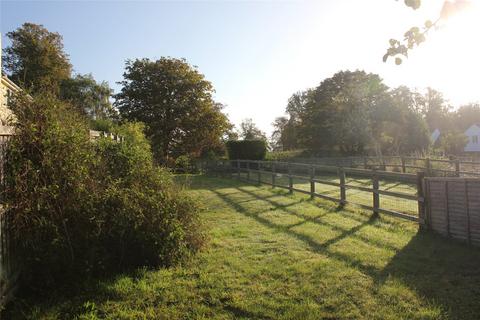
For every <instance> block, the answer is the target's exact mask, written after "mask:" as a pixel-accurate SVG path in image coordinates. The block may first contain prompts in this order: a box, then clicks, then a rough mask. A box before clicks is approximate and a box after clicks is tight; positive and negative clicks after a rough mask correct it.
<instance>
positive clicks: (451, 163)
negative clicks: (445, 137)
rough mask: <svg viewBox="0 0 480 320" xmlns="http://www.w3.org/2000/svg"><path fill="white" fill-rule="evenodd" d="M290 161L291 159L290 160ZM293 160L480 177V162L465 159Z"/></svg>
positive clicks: (438, 174)
mask: <svg viewBox="0 0 480 320" xmlns="http://www.w3.org/2000/svg"><path fill="white" fill-rule="evenodd" d="M289 162H290V161H289ZM291 162H294V163H295V162H301V163H310V164H319V165H332V166H341V167H349V168H363V169H366V170H371V169H376V170H382V171H396V172H400V173H416V172H425V174H426V175H427V176H443V177H480V162H478V161H470V160H464V159H455V160H449V159H433V158H417V157H402V156H387V157H341V158H338V157H337V158H296V159H292V160H291Z"/></svg>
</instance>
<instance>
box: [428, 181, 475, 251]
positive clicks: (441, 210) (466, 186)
mask: <svg viewBox="0 0 480 320" xmlns="http://www.w3.org/2000/svg"><path fill="white" fill-rule="evenodd" d="M425 192H426V198H427V199H428V206H427V210H426V226H427V227H428V228H430V229H432V230H434V231H436V232H438V233H440V234H443V235H445V236H448V237H452V238H455V239H460V240H463V241H465V242H467V243H469V244H474V245H480V179H475V178H426V179H425Z"/></svg>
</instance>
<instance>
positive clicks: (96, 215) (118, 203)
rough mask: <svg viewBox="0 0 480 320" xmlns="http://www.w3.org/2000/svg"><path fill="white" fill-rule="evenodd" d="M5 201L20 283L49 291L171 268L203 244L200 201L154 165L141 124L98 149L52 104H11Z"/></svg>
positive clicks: (81, 126)
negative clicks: (111, 275)
mask: <svg viewBox="0 0 480 320" xmlns="http://www.w3.org/2000/svg"><path fill="white" fill-rule="evenodd" d="M12 109H13V111H14V113H15V115H16V118H17V121H16V134H15V136H13V137H12V140H11V142H10V144H9V148H8V154H7V162H6V168H5V172H6V177H5V183H6V190H5V201H6V207H7V212H8V215H9V216H10V217H11V219H12V226H13V236H14V241H15V243H16V252H15V255H16V257H17V260H18V261H20V264H21V267H22V270H21V279H22V280H23V283H24V284H28V285H34V286H37V287H40V286H42V287H45V286H48V285H53V284H58V283H59V282H62V281H68V280H74V279H75V278H76V277H77V276H79V275H82V276H83V275H96V274H101V273H106V272H109V271H112V270H120V269H123V268H127V267H132V266H144V265H147V266H164V265H170V264H172V263H175V262H177V261H179V260H180V259H183V258H184V257H186V256H188V255H190V254H191V253H192V252H194V251H195V250H197V249H198V248H199V247H200V245H201V243H202V234H201V232H200V231H199V225H198V215H197V213H198V209H197V205H196V203H195V201H193V200H192V199H190V198H189V197H187V196H186V195H185V194H184V193H183V192H182V191H181V190H179V189H178V188H177V187H176V185H175V184H174V183H173V181H172V178H171V175H170V174H169V173H168V172H167V171H166V170H164V169H161V168H158V167H156V166H155V165H154V164H153V161H152V152H151V150H150V145H149V143H148V141H147V140H146V138H145V136H144V135H143V133H142V130H143V127H142V125H141V124H125V125H123V126H120V127H119V128H118V129H117V130H118V131H119V133H121V134H123V135H124V136H125V142H124V143H117V142H114V141H111V140H108V139H106V138H105V139H103V140H99V141H95V142H92V141H90V139H89V135H88V125H87V122H86V121H85V119H83V118H82V116H80V115H78V114H77V113H76V112H75V111H74V109H73V108H72V107H70V106H69V105H67V104H64V103H62V102H60V101H58V100H56V99H55V98H53V97H51V96H39V97H35V98H34V99H27V98H20V99H18V100H17V101H15V102H14V105H13V108H12Z"/></svg>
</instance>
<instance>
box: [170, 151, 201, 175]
mask: <svg viewBox="0 0 480 320" xmlns="http://www.w3.org/2000/svg"><path fill="white" fill-rule="evenodd" d="M174 170H175V172H176V173H196V172H197V168H196V166H195V163H194V160H192V158H191V157H189V156H188V155H183V156H179V157H178V158H177V159H175V167H174Z"/></svg>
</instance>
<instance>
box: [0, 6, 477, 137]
mask: <svg viewBox="0 0 480 320" xmlns="http://www.w3.org/2000/svg"><path fill="white" fill-rule="evenodd" d="M442 4H443V0H435V1H431V2H429V3H428V4H424V6H423V7H422V9H420V10H418V11H413V10H411V9H409V8H406V7H405V6H404V4H403V3H401V2H399V1H393V0H392V1H382V0H371V1H368V3H365V2H362V3H360V2H359V1H349V0H343V1H333V0H332V1H322V2H321V3H319V2H313V1H282V2H271V1H262V2H243V1H236V2H218V1H213V2H197V1H195V2H163V1H140V2H133V1H101V2H90V1H87V2H77V1H64V2H59V1H21V2H15V1H2V2H1V7H0V9H1V32H2V46H3V47H5V46H8V45H9V43H10V42H9V40H8V38H6V37H5V33H6V32H9V31H12V30H14V29H16V28H18V27H20V26H21V25H22V24H23V23H24V22H32V23H38V24H42V25H44V26H45V27H46V28H47V29H49V30H50V31H53V32H58V33H60V34H61V35H62V36H63V40H64V46H65V52H66V53H67V54H69V57H70V61H71V63H72V65H73V68H74V71H75V72H76V73H81V74H86V73H91V74H92V75H93V76H94V77H95V79H96V80H97V81H107V82H108V83H109V85H110V86H111V87H112V88H113V89H114V91H115V93H117V92H119V89H120V86H119V85H118V84H117V82H118V81H121V80H122V73H123V71H124V66H125V61H126V60H127V59H136V58H150V59H158V58H160V57H162V56H171V57H176V58H185V59H186V60H187V62H189V63H190V64H192V65H195V66H197V67H198V70H199V71H200V72H201V73H202V74H204V75H205V78H206V79H207V80H209V81H211V82H212V84H213V86H214V88H215V90H216V92H215V100H216V101H218V102H220V103H223V104H225V105H226V106H227V107H226V108H225V112H226V113H227V114H228V116H229V118H230V120H231V121H232V122H233V123H234V124H235V125H236V126H237V128H238V125H239V123H240V122H241V121H242V120H243V119H245V118H252V119H253V121H254V122H255V123H256V124H257V125H258V126H259V128H260V129H262V130H263V131H265V132H266V133H267V134H268V135H270V134H271V132H272V126H271V123H272V122H273V121H274V119H275V118H276V117H279V116H282V115H283V114H284V110H285V107H286V105H287V100H288V98H289V97H290V96H291V95H292V94H293V93H295V92H297V91H300V90H305V89H307V88H312V87H316V86H318V85H319V84H320V82H321V81H322V80H323V79H325V78H328V77H330V76H332V75H333V74H334V73H336V72H338V71H341V70H357V69H359V70H365V71H366V72H371V73H376V74H378V75H380V77H381V78H382V79H384V82H385V84H387V85H388V86H389V87H397V86H399V85H406V86H408V87H410V88H417V89H419V90H423V89H424V88H426V87H432V88H434V89H436V90H438V91H440V92H442V93H443V94H444V96H445V98H446V99H447V100H448V101H450V103H451V104H452V105H453V106H455V107H458V106H460V105H463V104H467V103H470V102H478V101H479V100H480V93H479V92H478V90H477V88H476V87H475V81H474V80H475V79H476V75H477V74H479V71H480V67H479V63H478V62H476V61H475V60H476V59H475V58H476V57H478V53H479V52H480V50H479V48H478V45H476V44H474V43H467V42H465V41H464V40H459V39H457V38H462V37H458V36H457V34H455V36H452V32H451V31H449V29H448V27H446V28H444V29H441V30H438V31H435V32H433V33H432V34H431V35H429V37H428V39H427V42H426V43H425V44H422V45H421V46H419V47H418V48H416V49H414V50H413V52H412V53H411V55H410V57H409V59H407V60H405V61H404V63H403V64H402V65H400V66H396V65H395V63H394V62H393V61H392V60H390V59H389V61H387V63H383V62H382V56H383V54H384V53H385V51H386V49H387V47H388V40H389V39H390V38H400V37H401V36H402V35H403V33H404V32H405V31H406V30H407V29H408V28H410V27H411V26H414V25H421V24H423V21H425V20H426V19H429V18H430V19H433V18H434V17H435V15H438V14H439V11H440V8H441V5H442ZM378 12H382V14H381V15H380V14H378ZM105 21H108V23H106V22H105ZM126 21H128V23H126ZM458 28H465V27H464V26H460V27H458ZM458 28H457V29H458ZM460 30H463V32H464V33H465V38H468V37H467V36H468V35H469V34H473V33H474V32H475V31H476V26H475V25H474V26H473V27H472V28H470V29H460ZM456 31H457V32H458V30H456ZM449 32H450V34H449ZM139 35H141V36H139ZM455 37H457V38H455ZM455 41H459V42H458V43H455ZM292 44H293V45H292ZM446 59H449V60H446ZM442 61H443V62H446V63H442ZM459 77H462V78H459ZM459 79H460V80H459ZM461 79H463V80H464V81H461Z"/></svg>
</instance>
